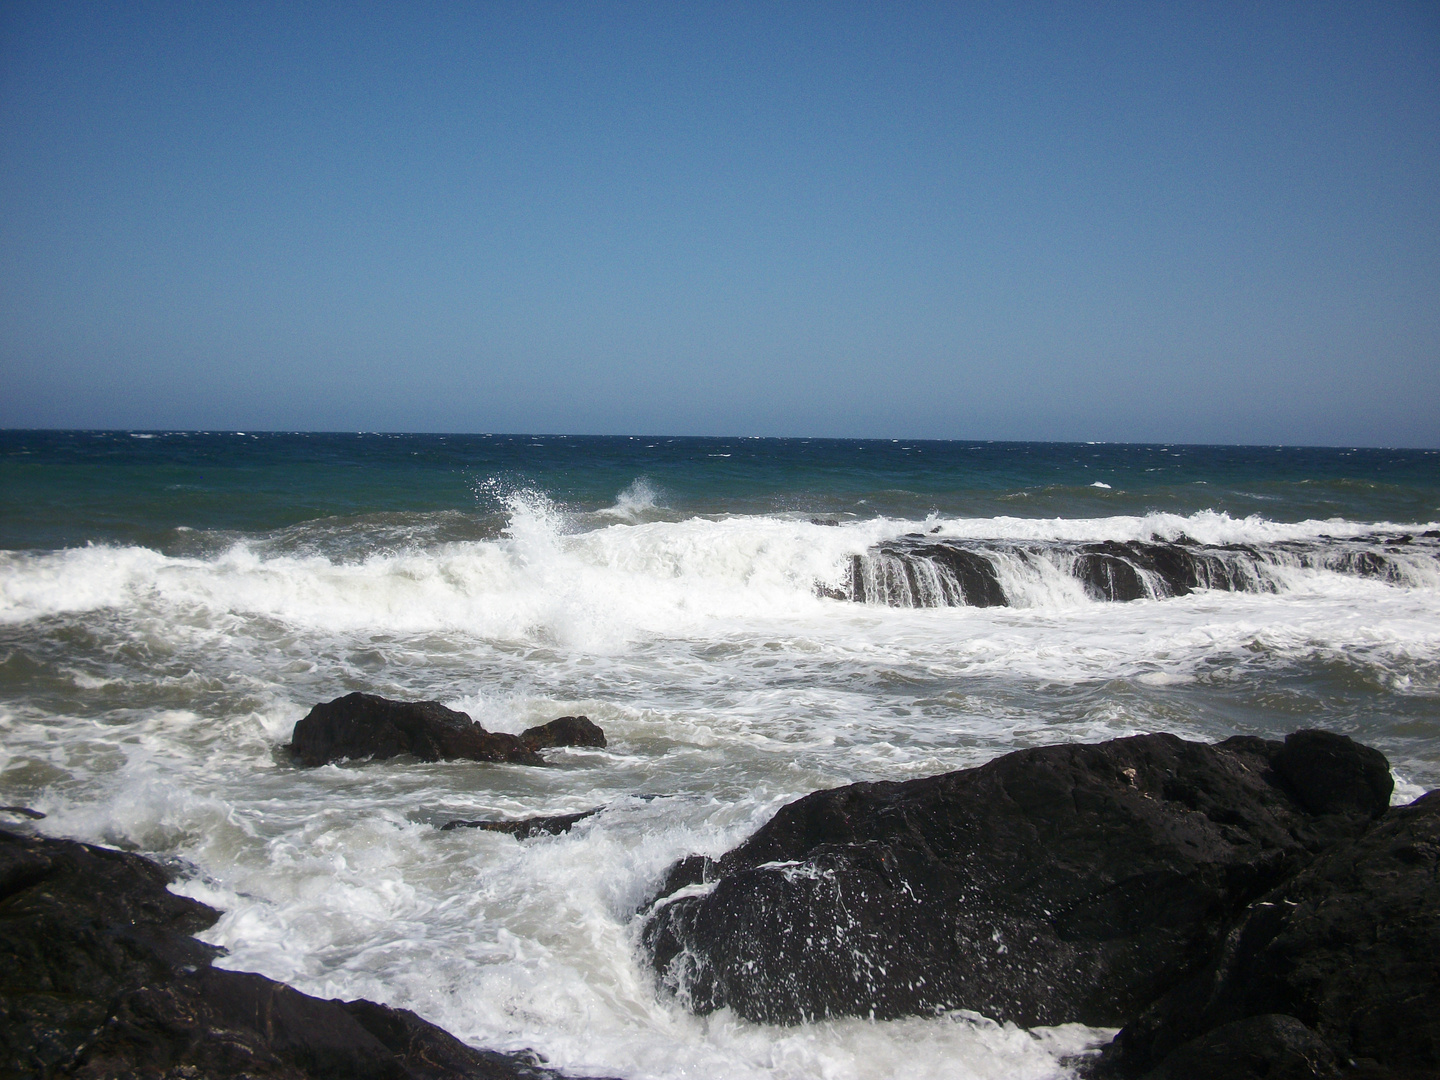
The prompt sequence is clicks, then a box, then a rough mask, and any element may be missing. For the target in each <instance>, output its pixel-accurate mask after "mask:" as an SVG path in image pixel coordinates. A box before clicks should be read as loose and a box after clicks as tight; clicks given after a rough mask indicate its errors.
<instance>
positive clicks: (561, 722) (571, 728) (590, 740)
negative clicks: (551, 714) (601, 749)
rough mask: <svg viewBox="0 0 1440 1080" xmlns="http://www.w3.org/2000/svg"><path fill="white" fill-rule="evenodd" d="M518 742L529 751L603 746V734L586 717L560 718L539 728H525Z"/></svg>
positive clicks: (598, 726)
mask: <svg viewBox="0 0 1440 1080" xmlns="http://www.w3.org/2000/svg"><path fill="white" fill-rule="evenodd" d="M520 741H521V742H522V743H524V744H525V745H526V746H528V747H529V748H530V749H531V750H545V749H548V748H550V747H552V746H604V745H605V732H603V731H601V730H600V725H598V724H595V723H592V722H591V720H590V718H589V717H588V716H561V717H558V718H557V719H554V720H551V721H550V722H549V723H548V724H541V725H540V726H539V727H532V728H526V729H525V730H524V731H522V732H521V733H520Z"/></svg>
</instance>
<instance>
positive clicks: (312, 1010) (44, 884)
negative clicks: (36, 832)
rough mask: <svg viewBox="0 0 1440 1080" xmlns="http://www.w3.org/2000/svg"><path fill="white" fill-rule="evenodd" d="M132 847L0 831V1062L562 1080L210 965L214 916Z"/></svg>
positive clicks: (288, 1074)
mask: <svg viewBox="0 0 1440 1080" xmlns="http://www.w3.org/2000/svg"><path fill="white" fill-rule="evenodd" d="M168 881H169V876H168V875H167V874H166V872H165V871H164V870H163V869H161V868H160V867H159V866H157V865H156V864H155V863H153V862H151V861H149V860H148V859H145V858H142V857H141V856H138V855H131V854H126V853H124V852H119V851H111V850H108V849H106V848H99V847H91V846H89V845H86V844H79V843H74V842H72V841H65V840H47V839H36V838H28V837H21V836H16V835H15V834H13V833H9V832H5V831H0V973H3V974H0V1073H3V1074H4V1075H7V1076H25V1077H47V1078H48V1077H81V1078H89V1080H102V1078H111V1077H136V1078H150V1077H154V1078H157V1080H158V1078H161V1077H166V1078H170V1077H175V1078H179V1077H199V1076H213V1077H221V1076H244V1077H251V1078H253V1080H305V1078H309V1077H315V1078H319V1077H342V1076H343V1077H354V1078H357V1080H441V1078H442V1077H443V1078H447V1080H448V1078H468V1080H522V1078H523V1080H546V1078H550V1080H559V1076H560V1074H558V1073H555V1072H553V1071H551V1070H549V1069H545V1068H541V1067H539V1066H538V1065H537V1064H536V1063H535V1059H534V1058H533V1055H528V1054H513V1055H512V1054H500V1053H496V1052H494V1051H488V1050H477V1049H474V1048H473V1047H470V1046H467V1045H465V1044H464V1043H462V1042H460V1041H459V1040H458V1039H455V1038H453V1037H451V1036H450V1035H449V1034H447V1033H446V1032H445V1031H443V1030H441V1029H440V1028H438V1027H436V1026H434V1025H433V1024H429V1023H427V1022H426V1021H424V1020H422V1019H421V1018H420V1017H418V1016H416V1015H415V1014H414V1013H412V1012H408V1011H406V1010H404V1009H392V1008H389V1007H387V1006H385V1005H377V1004H375V1003H374V1002H370V1001H333V1000H332V1001H324V1000H321V999H319V998H313V997H310V996H309V995H306V994H302V993H300V992H299V991H297V990H294V989H292V988H290V987H288V986H285V985H284V984H283V983H277V982H273V981H272V980H270V979H267V978H264V977H263V976H260V975H253V974H248V973H245V972H238V971H222V970H218V969H215V968H213V967H211V966H210V964H211V960H212V959H213V958H214V957H215V956H216V955H217V954H218V953H220V952H221V950H219V949H216V948H215V947H214V946H211V945H205V944H202V943H201V942H199V941H196V940H195V939H194V938H193V937H191V936H190V935H191V934H193V933H195V932H197V931H199V930H202V929H204V928H205V927H208V926H210V925H211V924H213V923H214V922H215V920H216V919H217V918H218V917H219V913H218V912H217V911H215V910H214V909H212V908H210V907H207V906H206V905H204V904H201V903H198V902H197V901H194V900H189V899H186V898H184V897H180V896H176V895H174V894H173V893H171V892H169V891H167V889H166V884H167V882H168Z"/></svg>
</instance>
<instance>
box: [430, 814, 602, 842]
mask: <svg viewBox="0 0 1440 1080" xmlns="http://www.w3.org/2000/svg"><path fill="white" fill-rule="evenodd" d="M599 812H600V810H599V809H598V808H596V809H594V810H586V811H584V812H582V813H579V814H559V815H557V816H555V817H528V818H519V819H517V820H515V821H447V822H446V823H445V824H444V825H441V826H440V831H441V832H450V831H451V830H453V829H483V830H484V831H486V832H503V833H509V834H510V835H511V836H513V837H515V839H516V840H528V839H530V837H532V836H541V835H548V836H559V835H560V834H561V833H566V832H569V831H570V828H571V826H573V825H574V824H575V823H576V822H577V821H584V820H585V819H586V818H588V817H594V816H595V815H596V814H598V813H599Z"/></svg>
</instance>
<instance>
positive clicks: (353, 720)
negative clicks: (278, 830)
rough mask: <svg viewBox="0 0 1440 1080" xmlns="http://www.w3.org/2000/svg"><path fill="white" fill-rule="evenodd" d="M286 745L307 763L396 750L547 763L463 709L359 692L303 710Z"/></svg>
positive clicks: (427, 757) (444, 757)
mask: <svg viewBox="0 0 1440 1080" xmlns="http://www.w3.org/2000/svg"><path fill="white" fill-rule="evenodd" d="M596 730H599V729H598V728H597V729H596ZM290 750H291V753H293V754H294V755H295V756H296V757H297V758H298V759H299V760H300V763H301V764H302V765H305V766H308V767H314V766H317V765H325V764H328V763H329V762H332V761H341V760H343V759H345V758H367V757H368V758H390V757H395V756H396V755H398V754H410V755H412V756H414V757H417V758H419V759H420V760H421V761H451V760H454V759H457V758H460V759H464V760H467V761H508V762H515V763H518V764H522V765H543V764H544V763H545V761H544V759H543V758H541V757H540V755H539V754H537V753H536V752H535V750H534V749H533V748H532V747H530V746H529V745H527V744H526V743H525V742H524V741H523V740H522V739H521V738H520V736H518V735H508V734H505V733H503V732H494V731H486V730H485V729H484V728H483V727H481V726H480V725H479V724H478V723H476V722H475V721H474V720H472V719H470V717H469V715H468V714H467V713H463V712H456V711H455V710H454V709H447V708H446V707H445V706H444V705H441V704H440V703H439V702H438V701H391V700H389V699H388V698H382V697H377V696H376V695H374V694H361V693H354V694H346V695H345V696H344V697H340V698H336V699H335V700H334V701H326V702H322V703H321V704H319V705H316V706H315V707H314V708H313V709H311V710H310V711H309V712H308V713H306V714H305V716H304V718H303V719H301V720H300V721H299V722H298V723H297V724H296V725H295V732H294V734H293V735H292V736H291V739H290Z"/></svg>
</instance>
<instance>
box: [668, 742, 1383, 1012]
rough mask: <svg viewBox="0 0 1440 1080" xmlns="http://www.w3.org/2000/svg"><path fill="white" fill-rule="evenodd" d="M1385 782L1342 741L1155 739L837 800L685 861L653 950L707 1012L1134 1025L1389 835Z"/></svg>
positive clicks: (795, 809) (810, 804) (845, 794)
mask: <svg viewBox="0 0 1440 1080" xmlns="http://www.w3.org/2000/svg"><path fill="white" fill-rule="evenodd" d="M1316 759H1323V760H1321V761H1320V763H1319V764H1316ZM1277 761H1278V762H1279V763H1282V764H1286V768H1285V770H1284V771H1282V770H1280V769H1278V768H1277ZM1345 761H1349V762H1350V765H1348V766H1347V765H1345V764H1344V762H1345ZM1287 763H1288V764H1287ZM1377 763H1378V765H1379V767H1380V768H1386V766H1385V765H1384V758H1383V757H1382V756H1380V755H1379V754H1378V753H1377V752H1376V751H1374V750H1371V749H1368V748H1366V747H1362V746H1359V745H1357V744H1355V743H1353V742H1351V741H1350V740H1349V739H1345V738H1343V737H1339V736H1330V735H1327V734H1326V733H1313V732H1305V733H1297V734H1296V735H1293V736H1291V738H1290V739H1289V740H1287V742H1286V743H1285V744H1283V745H1282V744H1281V743H1278V742H1270V741H1265V740H1261V739H1257V738H1249V737H1238V738H1233V739H1229V740H1226V741H1225V742H1223V743H1220V744H1218V745H1213V746H1212V745H1207V744H1202V743H1195V742H1187V741H1184V740H1181V739H1179V738H1176V737H1175V736H1173V735H1146V736H1137V737H1134V738H1128V739H1117V740H1115V741H1113V742H1107V743H1102V744H1099V745H1091V746H1086V745H1066V746H1050V747H1043V748H1039V749H1033V750H1023V751H1019V752H1017V753H1013V754H1009V755H1006V756H1005V757H1002V758H999V759H997V760H995V761H992V762H990V763H989V764H987V765H984V766H981V767H980V768H976V769H966V770H963V771H960V772H954V773H949V774H946V775H943V776H936V777H930V778H927V779H922V780H911V781H907V782H904V783H866V784H853V785H851V786H849V787H843V788H837V789H835V790H832V791H821V792H816V793H814V794H812V795H809V796H806V797H805V798H803V799H800V800H799V801H797V802H794V803H791V804H790V805H789V806H786V807H784V808H783V809H782V810H781V811H780V812H779V813H778V814H776V816H775V817H774V818H773V819H772V820H771V821H770V822H769V823H768V824H766V825H765V826H764V827H762V828H761V829H760V830H759V831H758V832H757V833H756V834H755V835H754V836H752V837H751V838H750V839H749V840H747V841H746V842H745V843H743V844H742V845H740V846H739V847H738V848H736V849H734V850H732V851H731V852H729V853H728V854H726V855H725V856H724V857H722V858H721V859H719V860H718V861H715V862H712V861H710V860H708V859H701V858H698V857H691V858H690V859H687V860H684V861H682V862H681V863H678V864H676V866H675V867H673V868H672V870H671V871H670V873H669V875H668V877H667V879H666V882H665V884H664V885H663V886H662V888H661V890H660V895H659V898H658V899H657V900H656V901H655V902H654V903H653V905H652V906H651V908H650V909H649V910H648V911H647V912H645V913H644V916H645V919H646V921H645V923H644V925H643V928H642V942H643V944H644V945H645V947H646V948H647V950H648V952H649V954H650V958H651V961H652V963H653V965H654V967H655V969H656V971H657V974H658V975H659V978H660V979H661V982H662V984H664V985H666V986H668V987H669V988H670V989H671V990H673V991H674V992H675V993H676V994H677V995H678V996H679V997H680V999H681V1000H682V1001H683V1002H684V1003H685V1004H686V1005H688V1006H689V1007H690V1008H691V1009H692V1010H694V1011H696V1012H699V1013H707V1012H710V1011H712V1010H714V1009H717V1008H721V1007H724V1006H729V1007H731V1008H733V1009H734V1010H735V1011H736V1012H738V1013H740V1014H741V1015H742V1016H745V1017H747V1018H749V1019H752V1020H756V1021H765V1022H781V1023H793V1022H797V1021H801V1020H805V1019H811V1018H817V1017H825V1016H838V1015H861V1016H875V1017H878V1018H889V1017H897V1016H902V1015H906V1014H927V1013H932V1012H934V1011H935V1010H938V1009H953V1008H964V1009H973V1010H975V1011H977V1012H980V1013H983V1014H985V1015H987V1016H990V1017H993V1018H995V1019H997V1020H1006V1021H1014V1022H1016V1023H1018V1024H1021V1025H1025V1026H1033V1025H1038V1024H1060V1023H1066V1022H1070V1021H1079V1022H1082V1023H1086V1024H1094V1025H1104V1026H1119V1025H1121V1024H1124V1023H1126V1022H1127V1021H1128V1020H1130V1019H1132V1018H1133V1017H1134V1016H1136V1015H1138V1014H1139V1012H1140V1011H1141V1010H1142V1009H1144V1008H1145V1007H1146V1006H1147V1005H1149V1004H1150V1003H1151V1002H1153V1001H1154V1000H1155V999H1156V998H1158V997H1159V996H1160V995H1161V994H1163V993H1164V992H1165V991H1166V990H1168V989H1169V988H1171V987H1172V986H1174V985H1175V984H1176V983H1177V982H1178V981H1180V980H1181V979H1182V978H1184V977H1186V976H1188V975H1189V974H1191V973H1192V972H1193V971H1194V970H1196V969H1197V968H1198V967H1199V966H1201V965H1203V964H1204V963H1205V962H1206V961H1208V960H1209V959H1210V957H1211V956H1212V955H1213V954H1214V952H1215V950H1216V949H1217V948H1218V946H1219V945H1220V943H1221V942H1222V941H1223V940H1224V937H1225V935H1226V933H1227V931H1228V930H1229V927H1230V926H1231V924H1232V923H1233V921H1234V920H1235V919H1236V918H1237V917H1238V916H1239V915H1240V913H1241V912H1242V911H1243V910H1244V909H1245V906H1246V905H1247V904H1249V903H1250V902H1251V901H1253V900H1255V899H1256V898H1257V897H1258V896H1260V895H1261V894H1263V893H1264V892H1266V891H1267V890H1269V889H1270V888H1272V887H1273V886H1275V885H1276V884H1278V883H1279V882H1280V881H1282V880H1284V879H1285V878H1286V877H1288V876H1290V875H1291V874H1293V873H1294V872H1295V871H1297V870H1298V869H1300V868H1301V867H1303V866H1305V865H1307V864H1308V863H1309V862H1310V861H1311V860H1313V858H1314V857H1315V856H1316V854H1317V853H1318V852H1320V851H1322V850H1324V849H1325V848H1326V847H1327V846H1329V845H1331V844H1333V843H1336V842H1338V841H1341V840H1345V839H1349V838H1353V837H1355V836H1358V835H1360V834H1361V833H1363V832H1364V831H1365V830H1366V829H1367V828H1368V827H1370V825H1371V824H1372V822H1373V820H1374V818H1375V816H1376V815H1377V814H1381V813H1383V812H1384V810H1385V805H1386V803H1387V802H1388V798H1389V774H1388V768H1386V772H1385V778H1384V783H1379V782H1378V774H1376V773H1375V772H1374V769H1373V768H1372V766H1375V765H1376V764H1377ZM1347 778H1349V779H1347ZM1337 784H1338V785H1341V786H1343V787H1344V792H1343V793H1340V794H1337V793H1336V791H1335V790H1334V788H1335V785H1337ZM1346 785H1349V786H1346ZM1352 787H1353V788H1354V789H1355V790H1351V788H1352ZM1325 791H1329V792H1330V794H1329V795H1323V792H1325ZM1322 796H1323V797H1322ZM1316 808H1319V809H1320V810H1324V811H1328V812H1316Z"/></svg>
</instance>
